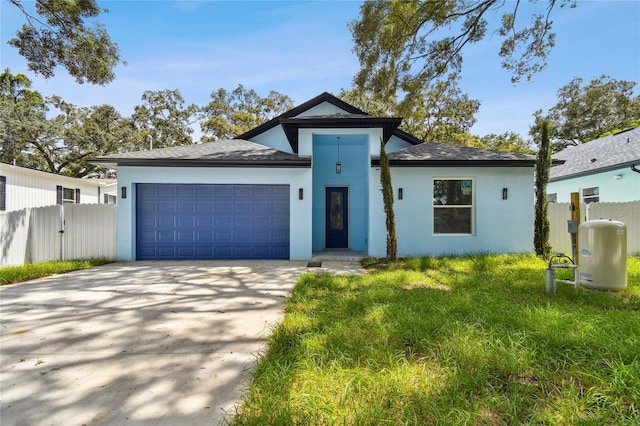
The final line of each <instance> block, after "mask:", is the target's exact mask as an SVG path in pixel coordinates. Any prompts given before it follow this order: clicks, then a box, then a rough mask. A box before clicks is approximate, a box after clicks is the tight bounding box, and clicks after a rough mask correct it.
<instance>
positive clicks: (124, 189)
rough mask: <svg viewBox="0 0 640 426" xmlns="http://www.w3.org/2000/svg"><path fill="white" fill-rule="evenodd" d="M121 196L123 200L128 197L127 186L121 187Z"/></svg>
mask: <svg viewBox="0 0 640 426" xmlns="http://www.w3.org/2000/svg"><path fill="white" fill-rule="evenodd" d="M120 198H122V199H123V200H124V199H125V198H127V187H126V186H123V187H122V188H120Z"/></svg>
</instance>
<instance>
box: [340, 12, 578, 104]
mask: <svg viewBox="0 0 640 426" xmlns="http://www.w3.org/2000/svg"><path fill="white" fill-rule="evenodd" d="M523 3H525V2H524V1H520V0H518V1H515V2H506V1H504V0H476V1H472V2H469V1H466V0H440V1H432V0H422V1H403V0H367V1H365V2H364V4H363V5H362V6H361V8H360V16H359V18H358V19H357V20H355V21H352V22H351V23H350V28H351V33H352V35H353V40H354V42H355V47H354V52H355V53H356V55H357V56H358V59H359V61H360V71H359V72H358V74H357V75H356V77H355V80H354V84H355V86H356V87H357V88H359V89H366V90H370V91H372V92H374V93H376V94H378V95H379V96H380V97H381V98H383V99H384V98H388V97H392V96H394V95H395V94H397V93H398V92H404V93H407V94H408V96H407V98H410V97H411V96H413V95H414V94H416V93H419V92H420V91H421V90H422V89H423V88H424V87H427V86H429V85H430V84H431V82H432V81H434V80H437V79H439V78H441V77H443V76H446V75H448V74H452V73H453V74H457V73H458V72H459V71H460V70H461V69H462V53H463V50H464V48H465V47H466V46H468V45H470V44H473V43H477V42H478V41H480V40H483V39H484V38H485V37H487V36H488V35H491V36H494V35H497V36H498V37H500V38H501V39H502V44H501V47H500V50H499V52H497V53H498V55H499V56H500V58H501V64H502V67H503V68H505V69H506V70H508V71H510V72H511V76H512V77H511V80H512V81H513V82H514V83H515V82H518V81H520V80H521V79H522V78H523V77H524V78H526V79H531V77H532V76H533V75H534V74H536V73H537V72H540V71H541V70H542V69H544V67H545V66H546V59H547V56H548V54H549V52H550V51H551V49H552V47H553V46H554V43H555V40H554V38H555V35H554V33H553V32H552V31H551V30H552V21H551V19H550V17H551V14H552V11H553V10H554V8H556V6H559V7H565V6H569V7H575V4H576V2H575V0H547V1H543V2H538V0H529V3H530V4H529V5H528V9H531V10H533V13H529V14H527V16H521V15H522V14H523V13H524V12H522V9H523V7H522V6H523ZM500 13H501V19H500V21H499V23H498V22H494V20H492V19H491V18H490V17H491V16H495V15H497V14H500Z"/></svg>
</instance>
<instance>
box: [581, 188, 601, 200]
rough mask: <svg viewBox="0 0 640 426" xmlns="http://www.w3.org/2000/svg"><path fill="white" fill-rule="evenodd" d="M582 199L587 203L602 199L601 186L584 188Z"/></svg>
mask: <svg viewBox="0 0 640 426" xmlns="http://www.w3.org/2000/svg"><path fill="white" fill-rule="evenodd" d="M582 201H583V202H584V203H586V204H589V203H597V202H599V201H600V187H599V186H592V187H591V188H582Z"/></svg>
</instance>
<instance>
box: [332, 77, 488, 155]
mask: <svg viewBox="0 0 640 426" xmlns="http://www.w3.org/2000/svg"><path fill="white" fill-rule="evenodd" d="M456 80H457V76H456V75H450V76H449V77H448V78H447V79H446V80H443V81H439V82H437V83H436V84H434V85H432V86H431V87H429V88H423V89H422V90H421V91H419V92H418V93H416V94H414V96H412V97H411V98H408V99H405V100H404V101H397V100H396V98H395V96H393V97H387V98H386V99H385V98H380V97H378V96H377V95H376V94H375V93H373V92H364V91H361V90H358V89H352V90H349V91H346V90H344V89H343V90H342V91H341V92H340V94H339V95H338V97H339V98H340V99H342V100H344V101H345V102H348V103H350V104H352V105H354V106H356V107H358V108H360V109H362V110H363V111H366V112H367V113H369V114H374V115H381V116H400V117H403V120H402V123H401V124H400V128H401V129H402V130H404V131H406V132H408V133H410V134H412V135H414V136H416V137H418V138H419V139H422V140H425V141H434V142H444V143H450V144H455V145H466V144H467V141H468V138H467V134H468V131H469V129H470V128H471V126H473V124H474V123H475V122H476V119H475V117H474V116H475V114H476V113H477V112H478V109H479V108H480V101H478V100H476V99H469V96H468V95H466V94H464V93H462V91H461V90H460V89H459V88H458V87H457V84H456Z"/></svg>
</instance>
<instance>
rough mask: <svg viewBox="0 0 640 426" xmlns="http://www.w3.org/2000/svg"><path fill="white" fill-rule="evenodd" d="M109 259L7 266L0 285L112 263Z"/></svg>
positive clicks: (2, 272) (0, 278)
mask: <svg viewBox="0 0 640 426" xmlns="http://www.w3.org/2000/svg"><path fill="white" fill-rule="evenodd" d="M111 262H113V261H112V260H107V259H80V260H52V261H49V262H39V263H27V264H24V265H22V266H5V267H3V268H0V285H5V284H12V283H19V282H23V281H28V280H34V279H36V278H41V277H46V276H48V275H54V274H64V273H65V272H71V271H76V270H79V269H87V268H92V267H94V266H99V265H104V264H105V263H111Z"/></svg>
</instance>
